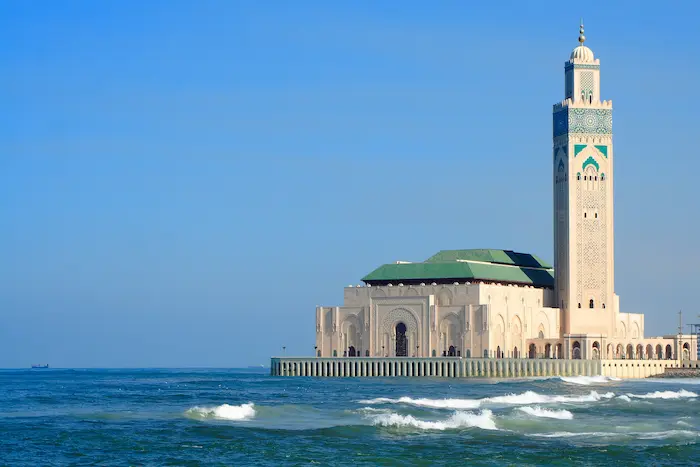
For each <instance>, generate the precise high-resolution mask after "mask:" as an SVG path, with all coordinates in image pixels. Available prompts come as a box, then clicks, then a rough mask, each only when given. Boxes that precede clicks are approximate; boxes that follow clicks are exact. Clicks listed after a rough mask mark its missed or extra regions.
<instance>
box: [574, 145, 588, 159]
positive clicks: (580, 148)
mask: <svg viewBox="0 0 700 467" xmlns="http://www.w3.org/2000/svg"><path fill="white" fill-rule="evenodd" d="M585 148H586V145H585V144H574V157H576V156H578V153H579V152H581V151H583V150H584V149H585Z"/></svg>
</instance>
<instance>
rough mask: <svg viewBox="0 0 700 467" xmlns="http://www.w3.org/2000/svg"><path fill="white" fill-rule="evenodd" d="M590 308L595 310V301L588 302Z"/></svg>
mask: <svg viewBox="0 0 700 467" xmlns="http://www.w3.org/2000/svg"><path fill="white" fill-rule="evenodd" d="M588 308H594V306H593V299H592V298H591V301H590V302H588Z"/></svg>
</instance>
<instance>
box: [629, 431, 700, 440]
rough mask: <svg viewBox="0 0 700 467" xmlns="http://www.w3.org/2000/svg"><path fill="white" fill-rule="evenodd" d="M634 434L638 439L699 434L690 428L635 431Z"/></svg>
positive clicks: (686, 436) (694, 436) (684, 436)
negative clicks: (646, 431)
mask: <svg viewBox="0 0 700 467" xmlns="http://www.w3.org/2000/svg"><path fill="white" fill-rule="evenodd" d="M635 435H636V437H637V438H639V439H666V438H678V437H683V438H697V437H698V436H700V434H699V433H696V432H694V431H690V430H669V431H655V432H650V433H635Z"/></svg>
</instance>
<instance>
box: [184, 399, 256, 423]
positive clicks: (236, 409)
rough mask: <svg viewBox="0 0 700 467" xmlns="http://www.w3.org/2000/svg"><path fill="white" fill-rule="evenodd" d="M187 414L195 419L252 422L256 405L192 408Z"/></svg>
mask: <svg viewBox="0 0 700 467" xmlns="http://www.w3.org/2000/svg"><path fill="white" fill-rule="evenodd" d="M185 414H187V415H189V416H191V417H195V418H216V419H219V420H250V419H251V418H253V417H255V408H254V404H253V403H252V402H251V403H248V404H242V405H228V404H222V405H218V406H216V407H192V408H190V409H187V411H186V412H185Z"/></svg>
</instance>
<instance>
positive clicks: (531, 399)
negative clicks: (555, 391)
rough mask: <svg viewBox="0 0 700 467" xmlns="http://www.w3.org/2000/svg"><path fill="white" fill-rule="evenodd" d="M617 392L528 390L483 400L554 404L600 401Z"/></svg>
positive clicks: (510, 403) (522, 403)
mask: <svg viewBox="0 0 700 467" xmlns="http://www.w3.org/2000/svg"><path fill="white" fill-rule="evenodd" d="M613 397H615V394H614V393H612V392H606V393H605V394H599V393H598V392H597V391H591V392H590V393H589V394H583V395H580V396H548V395H546V394H538V393H536V392H534V391H526V392H524V393H522V394H508V395H505V396H498V397H488V398H486V399H482V402H486V403H492V404H507V405H528V404H553V403H562V402H563V403H578V402H598V401H600V400H603V399H612V398H613Z"/></svg>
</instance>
